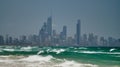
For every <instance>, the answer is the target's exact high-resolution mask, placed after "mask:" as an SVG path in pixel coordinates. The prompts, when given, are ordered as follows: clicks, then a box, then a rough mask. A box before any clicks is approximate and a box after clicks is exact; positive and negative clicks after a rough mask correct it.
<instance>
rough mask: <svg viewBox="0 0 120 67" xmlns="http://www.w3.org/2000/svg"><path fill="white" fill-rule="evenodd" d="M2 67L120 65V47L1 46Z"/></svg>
mask: <svg viewBox="0 0 120 67" xmlns="http://www.w3.org/2000/svg"><path fill="white" fill-rule="evenodd" d="M0 67H120V48H115V47H112V48H110V47H101V48H100V47H30V46H29V47H8V46H1V47H0Z"/></svg>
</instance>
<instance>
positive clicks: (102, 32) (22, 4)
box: [0, 0, 120, 38]
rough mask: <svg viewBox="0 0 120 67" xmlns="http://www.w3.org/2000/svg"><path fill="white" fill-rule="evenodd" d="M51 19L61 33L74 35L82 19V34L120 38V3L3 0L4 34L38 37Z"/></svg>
mask: <svg viewBox="0 0 120 67" xmlns="http://www.w3.org/2000/svg"><path fill="white" fill-rule="evenodd" d="M49 16H52V20H53V22H52V23H53V29H55V30H56V31H57V33H59V32H60V31H62V27H63V26H64V25H66V26H67V34H68V36H74V34H75V33H76V24H77V20H78V19H80V20H81V33H82V35H83V34H85V33H86V34H89V33H94V34H95V35H98V36H99V37H101V36H104V37H110V36H111V37H114V38H120V0H0V35H4V36H5V35H6V34H9V35H10V36H13V37H18V36H20V35H30V34H36V35H38V33H39V30H40V29H41V27H42V25H43V23H44V22H46V21H47V18H48V17H49Z"/></svg>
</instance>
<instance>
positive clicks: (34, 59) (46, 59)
mask: <svg viewBox="0 0 120 67" xmlns="http://www.w3.org/2000/svg"><path fill="white" fill-rule="evenodd" d="M52 58H53V57H52V56H50V55H49V56H45V57H44V56H39V55H32V56H28V57H26V58H22V59H20V60H19V61H27V62H49V61H50V60H51V59H52Z"/></svg>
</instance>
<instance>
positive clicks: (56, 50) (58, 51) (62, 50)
mask: <svg viewBox="0 0 120 67" xmlns="http://www.w3.org/2000/svg"><path fill="white" fill-rule="evenodd" d="M64 51H65V49H53V50H52V51H51V52H56V54H59V53H61V52H64Z"/></svg>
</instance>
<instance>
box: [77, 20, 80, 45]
mask: <svg viewBox="0 0 120 67" xmlns="http://www.w3.org/2000/svg"><path fill="white" fill-rule="evenodd" d="M80 35H81V23H80V20H78V21H77V25H76V43H77V45H80Z"/></svg>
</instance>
